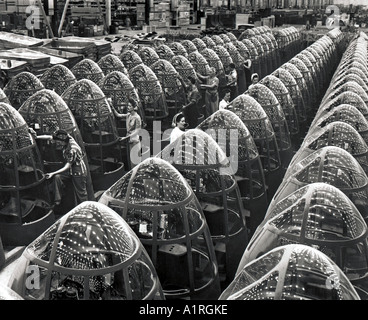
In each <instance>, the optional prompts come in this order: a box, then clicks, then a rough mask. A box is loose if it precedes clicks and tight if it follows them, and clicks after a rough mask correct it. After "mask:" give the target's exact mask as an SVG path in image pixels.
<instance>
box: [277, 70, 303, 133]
mask: <svg viewBox="0 0 368 320" xmlns="http://www.w3.org/2000/svg"><path fill="white" fill-rule="evenodd" d="M272 75H273V76H275V77H276V78H279V79H280V80H281V81H282V82H283V84H284V85H285V87H286V88H287V90H288V91H289V94H290V96H291V98H292V100H293V103H294V107H295V109H296V112H297V115H298V123H299V127H300V130H301V131H303V129H304V128H305V125H306V121H307V110H306V106H305V103H304V99H303V94H302V92H301V91H300V88H299V86H298V83H297V82H296V80H295V78H294V77H293V76H292V74H291V73H290V72H289V71H288V70H286V69H285V68H283V67H280V68H278V69H276V70H275V71H274V72H273V73H272Z"/></svg>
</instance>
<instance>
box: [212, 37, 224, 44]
mask: <svg viewBox="0 0 368 320" xmlns="http://www.w3.org/2000/svg"><path fill="white" fill-rule="evenodd" d="M211 39H212V40H213V41H214V42H215V43H216V45H217V46H223V45H224V44H225V42H224V40H222V39H221V37H220V36H219V35H217V34H214V35H212V36H211Z"/></svg>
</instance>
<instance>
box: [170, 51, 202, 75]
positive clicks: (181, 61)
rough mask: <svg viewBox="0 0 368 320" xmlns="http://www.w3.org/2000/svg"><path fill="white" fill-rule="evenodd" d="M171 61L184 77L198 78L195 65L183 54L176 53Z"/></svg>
mask: <svg viewBox="0 0 368 320" xmlns="http://www.w3.org/2000/svg"><path fill="white" fill-rule="evenodd" d="M187 56H188V55H187ZM170 62H171V64H172V65H173V67H174V68H175V70H176V71H177V72H179V74H180V76H181V77H182V78H183V79H188V78H190V77H191V78H193V79H197V74H196V71H195V69H194V67H193V65H192V64H191V63H190V62H189V60H188V59H187V58H186V57H184V56H183V55H176V56H175V57H173V58H172V59H171V61H170Z"/></svg>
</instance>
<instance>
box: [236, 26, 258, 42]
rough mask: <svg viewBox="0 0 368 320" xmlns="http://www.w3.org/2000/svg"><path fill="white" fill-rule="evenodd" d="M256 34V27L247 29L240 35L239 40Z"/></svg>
mask: <svg viewBox="0 0 368 320" xmlns="http://www.w3.org/2000/svg"><path fill="white" fill-rule="evenodd" d="M255 35H256V33H255V32H254V28H253V29H246V30H244V31H243V32H242V33H241V34H240V36H239V38H238V39H239V40H240V41H242V40H244V39H249V38H252V37H254V36H255Z"/></svg>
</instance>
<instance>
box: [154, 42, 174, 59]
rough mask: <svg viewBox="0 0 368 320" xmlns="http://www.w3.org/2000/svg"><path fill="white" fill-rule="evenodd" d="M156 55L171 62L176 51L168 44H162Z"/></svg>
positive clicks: (158, 47)
mask: <svg viewBox="0 0 368 320" xmlns="http://www.w3.org/2000/svg"><path fill="white" fill-rule="evenodd" d="M156 53H157V54H158V56H159V57H160V59H164V60H167V61H170V60H171V59H172V58H173V57H174V56H175V53H174V51H173V50H172V49H171V48H170V47H169V46H168V45H166V44H160V45H159V46H157V48H156Z"/></svg>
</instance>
